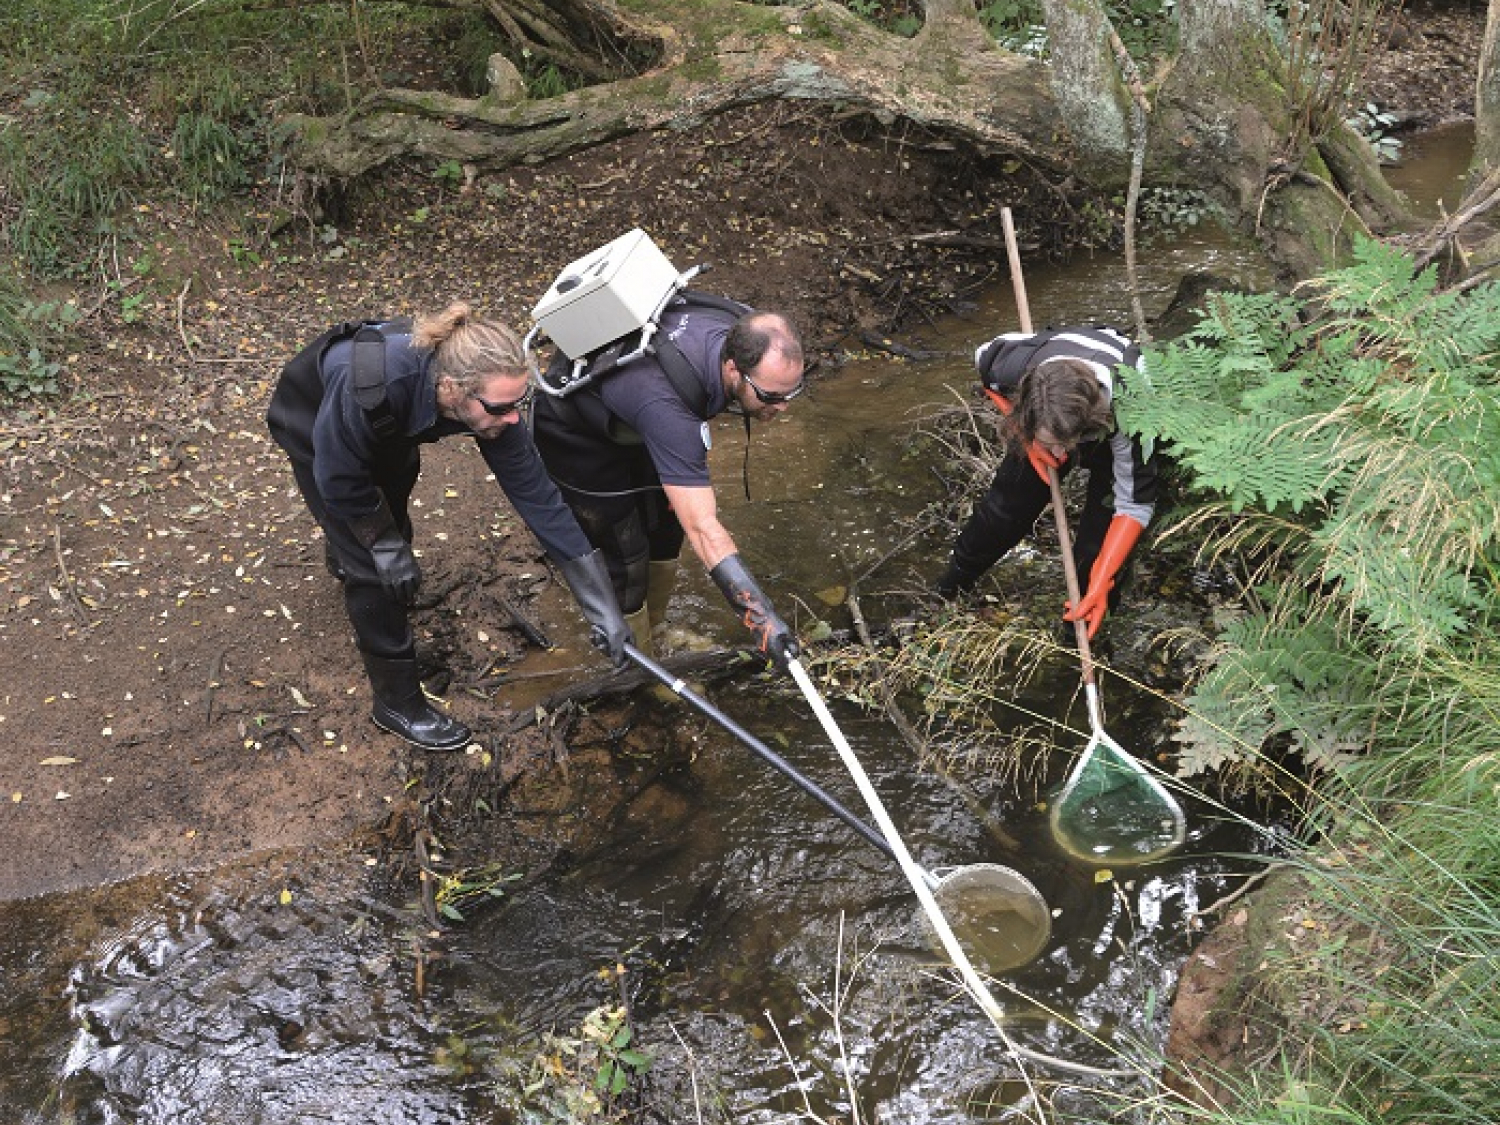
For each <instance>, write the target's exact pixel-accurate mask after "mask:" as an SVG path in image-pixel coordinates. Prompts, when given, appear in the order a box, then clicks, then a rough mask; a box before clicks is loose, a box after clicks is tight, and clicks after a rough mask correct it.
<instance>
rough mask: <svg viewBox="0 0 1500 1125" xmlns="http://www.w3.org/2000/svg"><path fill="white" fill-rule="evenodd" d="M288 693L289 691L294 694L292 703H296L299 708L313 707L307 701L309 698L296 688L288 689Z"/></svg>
mask: <svg viewBox="0 0 1500 1125" xmlns="http://www.w3.org/2000/svg"><path fill="white" fill-rule="evenodd" d="M287 691H289V692H291V693H292V701H293V702H294V703H296V704H297V706H298V707H311V706H312V704H311V703H309V702H308V701H307V697H306V696H305V695H303V694H302V693H301V692H300V691H298V690H297V689H296V688H294V687H288V688H287Z"/></svg>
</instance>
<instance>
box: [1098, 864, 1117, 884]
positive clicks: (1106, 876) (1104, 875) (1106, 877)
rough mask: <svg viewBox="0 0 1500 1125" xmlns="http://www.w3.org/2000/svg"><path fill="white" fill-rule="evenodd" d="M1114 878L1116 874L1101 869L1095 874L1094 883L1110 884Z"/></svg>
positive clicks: (1105, 868)
mask: <svg viewBox="0 0 1500 1125" xmlns="http://www.w3.org/2000/svg"><path fill="white" fill-rule="evenodd" d="M1114 877H1115V873H1114V872H1113V871H1111V870H1110V869H1109V868H1107V867H1101V868H1100V869H1099V870H1098V871H1095V872H1094V882H1096V883H1108V882H1109V881H1110V880H1112V879H1113V878H1114Z"/></svg>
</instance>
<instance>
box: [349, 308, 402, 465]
mask: <svg viewBox="0 0 1500 1125" xmlns="http://www.w3.org/2000/svg"><path fill="white" fill-rule="evenodd" d="M410 327H411V320H410V318H408V317H397V318H395V319H392V320H363V321H357V322H353V323H351V324H349V325H345V328H346V329H348V328H352V329H353V333H352V334H353V337H354V343H353V351H352V352H351V353H350V361H349V368H350V375H351V377H352V381H353V386H354V401H355V402H357V403H359V406H360V409H361V410H363V411H364V412H365V417H366V419H367V420H368V421H369V423H370V429H371V430H373V431H374V433H375V437H376V439H377V440H379V441H390V440H392V439H393V438H396V437H399V436H400V433H401V427H400V426H399V425H398V424H397V422H396V416H395V415H394V414H393V413H392V412H391V404H390V402H389V401H388V399H387V398H386V389H385V342H386V336H385V334H386V332H387V331H392V332H405V331H407V330H409V329H410Z"/></svg>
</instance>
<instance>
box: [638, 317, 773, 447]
mask: <svg viewBox="0 0 1500 1125" xmlns="http://www.w3.org/2000/svg"><path fill="white" fill-rule="evenodd" d="M684 306H690V307H693V308H700V309H707V310H709V311H712V312H717V313H720V314H722V317H723V318H724V319H727V320H728V321H729V322H730V323H733V322H734V321H736V320H738V319H739V318H740V317H742V316H744V315H745V314H746V313H749V312H754V311H755V310H754V309H752V308H751V307H750V306H749V305H746V304H743V303H742V302H740V301H736V300H734V299H733V298H730V297H720V296H719V295H718V294H716V293H705V292H703V291H702V290H701V289H684V290H683V291H682V292H681V293H679V294H678V295H677V296H676V297H675V298H674V299H673V300H672V301H671V302H670V303H669V304H668V305H667V307H668V308H669V309H672V308H682V307H684ZM658 340H659V342H655V343H654V350H655V352H656V360H657V362H658V363H660V364H661V369H662V370H663V371H664V372H666V375H667V378H668V379H669V380H670V381H671V383H672V389H673V390H674V391H676V392H677V397H678V398H680V399H681V400H682V402H683V405H684V406H686V407H687V408H688V409H689V410H691V411H692V412H693V413H694V414H696V415H697V416H698V417H699V418H702V419H703V420H704V421H707V420H708V398H709V395H708V388H707V387H705V386H704V385H703V380H702V379H700V378H699V377H698V372H696V371H695V370H693V365H692V364H691V363H689V362H688V358H687V356H685V355H683V354H682V349H681V348H679V347H678V346H677V345H676V344H674V343H673V342H672V341H671V340H670V339H667V338H666V337H665V336H663V337H658Z"/></svg>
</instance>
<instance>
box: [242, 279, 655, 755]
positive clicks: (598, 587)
mask: <svg viewBox="0 0 1500 1125" xmlns="http://www.w3.org/2000/svg"><path fill="white" fill-rule="evenodd" d="M530 398H531V388H530V385H529V382H528V377H527V370H526V361H525V357H524V356H523V354H522V351H521V345H520V342H519V341H518V340H517V338H516V336H515V335H514V334H513V333H512V332H511V331H510V330H509V329H507V328H505V327H504V326H502V325H500V324H496V323H494V322H492V321H487V320H481V319H479V318H477V317H475V316H474V315H473V312H472V311H471V310H470V308H469V306H468V305H466V304H463V303H461V302H460V303H454V304H451V305H449V306H448V307H447V308H446V309H444V310H443V311H442V312H441V313H438V314H436V315H433V316H424V317H418V318H417V320H416V323H415V324H414V325H412V326H410V327H407V324H406V322H405V321H404V320H398V321H390V322H385V323H379V322H356V323H350V324H345V325H339V326H337V327H335V328H332V329H330V330H329V331H328V332H325V333H324V334H323V335H322V336H320V337H319V338H318V339H317V340H314V341H313V342H312V343H311V344H309V345H308V346H307V347H306V348H304V349H303V350H302V351H301V352H299V353H298V354H297V356H296V357H295V358H293V359H292V361H291V362H290V363H288V364H287V366H286V368H285V369H284V370H283V372H282V374H281V378H280V380H279V381H278V383H277V385H276V390H275V391H274V392H273V394H272V396H271V405H270V409H269V410H268V411H267V415H266V423H267V425H268V426H269V428H270V431H271V436H272V437H273V438H275V439H276V442H277V444H278V445H280V446H281V447H282V449H284V450H285V451H286V454H287V456H288V457H289V458H290V459H291V462H292V476H293V478H294V479H295V480H296V483H297V488H298V490H299V491H300V492H301V493H302V498H303V500H304V501H305V502H306V503H307V507H308V510H309V511H311V512H312V515H313V518H314V519H316V520H317V521H318V524H319V525H320V526H321V527H322V529H323V534H324V536H325V537H326V543H325V550H326V560H327V563H328V568H329V570H330V571H331V572H332V573H333V575H334V577H335V578H337V579H338V580H339V581H340V582H341V583H342V584H343V588H344V605H345V608H346V609H347V610H348V613H349V621H350V623H351V624H352V625H353V626H354V634H355V638H356V642H357V644H358V646H359V650H360V654H361V655H362V656H363V658H364V664H365V670H366V673H367V674H368V676H369V679H370V687H371V689H372V691H373V694H374V710H373V713H372V717H373V718H374V720H375V723H376V725H378V726H380V727H382V728H384V729H385V730H388V731H390V732H392V733H393V734H397V735H400V736H401V737H402V738H404V739H406V740H407V741H408V742H410V743H412V744H413V745H415V746H420V747H422V748H424V749H427V750H461V749H463V747H465V746H467V745H468V743H469V741H470V738H471V735H470V731H469V729H468V728H467V727H465V726H464V725H463V724H462V723H460V722H458V721H457V720H456V719H454V718H452V717H451V716H450V715H447V714H445V713H444V712H443V711H440V710H438V709H437V708H435V707H433V706H432V704H431V703H430V702H428V699H427V696H426V694H425V693H424V692H423V690H422V683H421V680H420V678H419V677H418V673H417V653H416V644H415V639H414V637H413V635H412V630H411V625H410V623H409V621H408V620H407V611H408V609H409V608H410V607H411V606H412V604H413V602H414V601H415V598H416V594H417V589H418V587H419V586H420V584H421V581H422V573H421V570H420V568H419V567H418V566H417V560H416V556H415V555H414V554H413V553H412V548H411V540H412V524H411V519H410V517H409V516H408V514H407V501H408V500H409V499H410V497H411V493H412V489H413V488H414V487H415V486H416V482H417V475H418V473H419V472H420V470H421V457H420V453H419V450H420V448H421V446H423V445H424V444H426V443H428V442H434V441H438V440H440V439H442V438H445V437H449V436H451V435H454V434H466V435H468V436H470V437H472V438H473V439H474V440H475V443H476V444H477V445H478V447H479V451H480V453H481V454H482V455H483V456H484V459H485V462H486V463H487V464H488V465H489V467H490V469H491V470H492V471H493V472H494V475H495V480H496V481H497V482H499V485H500V487H501V489H503V490H504V492H505V495H506V496H507V497H508V498H509V500H510V502H511V504H512V506H513V507H514V508H515V510H516V512H517V514H519V515H520V517H521V518H522V520H524V521H525V523H526V525H527V526H528V527H530V528H531V530H532V532H533V533H535V535H536V537H537V538H538V539H539V540H541V543H542V546H543V547H544V548H545V549H546V551H547V553H548V554H549V555H550V556H551V557H552V558H553V560H554V561H556V562H557V563H558V565H559V566H560V568H561V569H562V572H563V576H564V577H565V578H566V579H567V582H568V585H569V587H570V588H571V589H572V591H573V595H574V597H576V598H577V599H578V606H579V608H580V609H581V610H582V612H583V615H584V617H585V618H587V620H588V622H589V624H590V626H591V632H592V636H593V641H594V644H595V645H596V646H597V647H598V648H599V649H601V650H602V651H603V652H605V653H607V654H608V655H609V656H610V658H611V659H612V660H614V661H615V663H616V664H623V663H624V660H625V655H624V653H625V642H626V641H628V640H629V639H630V630H629V627H628V626H627V625H626V624H625V619H624V618H623V617H622V616H621V614H620V608H619V605H618V603H617V602H616V601H615V596H614V592H613V590H612V589H611V587H610V580H609V573H608V571H607V570H606V569H605V566H604V561H603V558H602V557H601V556H600V554H599V552H598V551H596V550H594V549H593V547H592V546H590V544H589V542H588V540H587V539H586V538H585V537H584V534H583V532H582V531H581V530H580V529H579V527H578V522H577V520H576V519H574V517H573V514H572V512H571V511H569V509H568V507H567V505H565V504H564V503H563V501H562V497H561V495H560V494H559V493H558V490H557V486H556V485H554V484H553V483H552V481H551V479H550V478H549V477H548V476H547V473H546V470H545V469H544V468H543V466H542V462H541V458H540V457H539V456H538V455H537V451H536V446H535V445H533V444H532V440H531V434H530V431H529V430H528V428H527V427H526V426H524V425H519V424H518V423H519V422H520V421H521V411H522V410H523V409H525V407H526V404H527V402H528V401H529V400H530Z"/></svg>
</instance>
